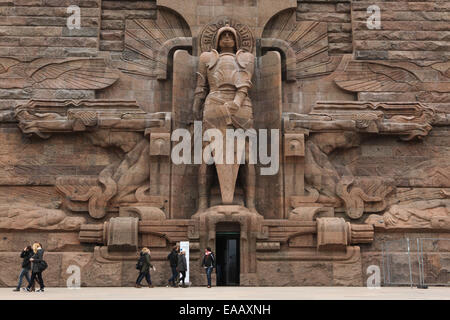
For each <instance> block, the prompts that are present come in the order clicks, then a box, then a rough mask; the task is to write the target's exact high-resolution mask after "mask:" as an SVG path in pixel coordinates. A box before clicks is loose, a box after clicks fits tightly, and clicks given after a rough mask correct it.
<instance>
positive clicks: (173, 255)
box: [167, 246, 178, 288]
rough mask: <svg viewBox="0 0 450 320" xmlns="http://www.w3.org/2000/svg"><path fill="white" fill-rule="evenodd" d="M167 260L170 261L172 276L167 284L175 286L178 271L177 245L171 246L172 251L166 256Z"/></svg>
mask: <svg viewBox="0 0 450 320" xmlns="http://www.w3.org/2000/svg"><path fill="white" fill-rule="evenodd" d="M167 260H169V263H170V269H171V270H172V276H171V277H170V279H169V286H172V287H174V288H175V287H176V286H177V283H176V282H177V277H178V271H177V265H178V247H177V246H174V247H173V248H172V251H171V252H170V253H169V255H168V256H167Z"/></svg>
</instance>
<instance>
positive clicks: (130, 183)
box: [15, 100, 170, 218]
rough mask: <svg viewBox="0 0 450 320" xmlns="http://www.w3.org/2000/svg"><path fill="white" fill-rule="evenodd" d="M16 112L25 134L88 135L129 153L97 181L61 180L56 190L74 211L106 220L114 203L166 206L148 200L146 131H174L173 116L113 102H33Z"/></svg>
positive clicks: (89, 179) (133, 104)
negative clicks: (172, 129)
mask: <svg viewBox="0 0 450 320" xmlns="http://www.w3.org/2000/svg"><path fill="white" fill-rule="evenodd" d="M15 114H16V118H17V119H18V121H19V127H20V128H21V129H22V131H23V132H24V133H25V134H29V135H31V134H36V135H38V136H40V137H42V138H49V137H50V135H51V134H53V133H58V132H59V133H61V132H77V131H79V132H85V135H86V138H87V139H89V140H90V141H91V142H92V143H93V144H94V145H97V146H101V147H105V148H108V147H115V148H119V149H120V150H121V151H122V152H123V153H124V155H125V156H124V157H123V159H122V160H118V161H116V162H115V163H112V164H110V165H109V166H107V167H106V168H105V169H103V170H102V172H101V173H100V174H99V176H98V177H92V176H88V177H83V176H81V177H80V176H65V177H59V178H58V179H57V182H56V187H57V189H58V190H59V191H60V192H61V193H62V194H63V195H64V196H65V197H66V200H65V204H66V205H67V206H68V208H69V209H71V210H74V211H89V214H90V215H91V216H92V217H94V218H102V217H104V216H105V215H106V213H107V208H108V207H109V205H111V204H115V205H116V206H118V205H120V204H122V205H123V204H124V203H125V204H129V203H137V202H140V201H143V202H146V203H149V202H150V203H151V202H153V204H155V203H157V204H158V208H164V205H165V203H164V201H163V200H162V199H159V198H158V199H157V198H154V197H152V196H148V195H146V192H145V190H144V189H148V188H149V185H148V182H149V181H148V179H149V176H150V170H149V165H150V161H149V156H150V154H151V152H150V145H151V141H150V142H149V140H147V139H146V138H145V137H144V135H143V134H142V133H145V130H151V128H158V129H161V130H162V131H169V128H170V116H169V115H168V114H166V113H155V114H148V113H146V112H143V111H142V110H141V109H140V108H139V107H138V106H137V105H136V103H135V102H129V101H108V100H82V101H72V100H69V101H46V100H32V101H30V102H28V103H26V104H24V105H20V106H18V107H17V108H16V110H15ZM139 132H140V133H139Z"/></svg>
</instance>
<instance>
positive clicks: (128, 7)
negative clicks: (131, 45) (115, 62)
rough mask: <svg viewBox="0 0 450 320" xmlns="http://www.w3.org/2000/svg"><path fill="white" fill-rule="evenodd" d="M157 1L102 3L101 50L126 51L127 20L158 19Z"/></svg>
mask: <svg viewBox="0 0 450 320" xmlns="http://www.w3.org/2000/svg"><path fill="white" fill-rule="evenodd" d="M156 12H157V11H156V0H146V1H113V0H112V1H105V0H103V1H102V13H101V21H102V22H101V31H100V50H102V51H120V52H122V51H123V49H124V38H125V20H126V19H156Z"/></svg>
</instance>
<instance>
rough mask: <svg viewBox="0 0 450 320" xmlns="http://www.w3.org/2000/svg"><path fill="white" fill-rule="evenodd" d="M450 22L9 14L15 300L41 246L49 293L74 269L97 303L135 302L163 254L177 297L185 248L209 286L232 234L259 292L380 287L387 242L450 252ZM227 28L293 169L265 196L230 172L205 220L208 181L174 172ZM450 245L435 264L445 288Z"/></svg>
mask: <svg viewBox="0 0 450 320" xmlns="http://www.w3.org/2000/svg"><path fill="white" fill-rule="evenodd" d="M70 5H76V6H78V7H79V8H80V10H81V11H80V13H81V15H80V17H81V28H80V29H69V28H68V26H67V18H68V17H69V16H70V13H68V12H67V7H68V6H70ZM373 5H376V6H378V8H379V9H380V17H381V23H380V28H379V29H372V28H369V27H368V24H367V20H368V18H369V17H370V16H371V14H372V13H370V12H369V13H368V11H367V8H368V7H370V6H373ZM449 15H450V2H449V1H446V0H445V1H439V0H435V1H423V2H420V1H409V0H405V1H381V0H380V1H378V0H375V1H365V0H352V1H350V0H326V1H325V0H320V1H316V0H305V1H300V0H299V1H295V0H278V1H272V0H245V1H243V0H190V1H185V0H143V1H134V0H122V1H105V0H70V1H69V0H3V1H1V0H0V121H1V122H0V143H1V145H2V152H1V153H0V159H1V161H0V270H2V271H1V272H0V286H13V285H16V282H17V277H18V275H19V272H20V258H19V252H20V250H22V249H23V248H24V247H25V246H26V245H28V244H30V243H31V242H35V241H38V242H40V243H42V245H43V247H44V249H45V250H46V253H45V259H46V261H47V262H48V265H49V268H48V270H46V271H45V273H44V279H45V281H46V285H47V286H65V285H66V280H67V279H68V277H69V276H70V275H69V274H68V273H67V268H68V266H70V265H78V266H79V267H80V268H81V284H82V286H131V285H133V283H134V281H135V277H136V270H135V263H136V260H137V253H136V252H137V250H138V249H140V248H142V247H144V246H147V247H149V248H150V249H151V252H152V253H151V257H152V263H153V264H154V265H155V266H156V269H157V271H156V272H153V273H152V279H153V282H154V284H155V285H165V284H166V281H167V279H168V278H169V277H170V270H169V268H168V262H167V259H166V257H167V254H168V253H169V251H170V249H171V247H172V246H173V245H175V244H177V243H179V242H180V241H189V242H190V280H191V282H192V283H193V285H205V284H206V277H205V276H204V270H203V268H202V267H201V258H202V252H203V248H205V247H206V246H211V247H212V248H213V250H214V249H215V248H216V244H217V234H216V232H219V231H220V230H227V229H226V227H227V226H228V227H229V226H232V229H233V230H234V231H236V230H238V232H239V243H240V251H239V252H240V259H239V261H240V263H239V273H240V285H257V286H315V285H317V286H319V285H323V286H362V285H365V283H366V279H367V273H366V270H367V267H368V266H370V265H378V266H380V267H381V266H382V263H383V261H382V255H383V244H384V243H385V241H386V240H397V239H402V238H405V237H408V238H410V239H415V238H440V239H449V240H450V210H449V208H450V162H449V159H450V98H449V97H450V62H449V58H450V50H449V46H450V27H449V25H450V21H449ZM227 24H229V25H230V26H231V27H233V28H234V29H235V30H236V37H237V38H238V39H236V38H235V40H236V41H239V46H240V48H241V49H243V50H244V52H246V53H245V57H246V58H245V59H242V58H240V57H243V55H242V54H241V56H240V57H239V53H236V52H235V55H236V58H235V59H236V61H237V62H236V63H237V64H236V66H235V67H236V68H238V69H239V70H240V72H243V71H245V72H248V69H246V68H248V64H253V65H254V70H253V72H251V73H248V74H252V75H253V76H252V78H251V79H247V80H248V81H249V83H250V82H251V89H249V91H248V93H246V98H248V100H249V101H251V105H252V110H253V118H252V120H253V127H254V128H255V129H278V130H280V140H279V142H280V143H279V145H280V146H279V153H280V169H279V171H278V173H276V174H275V175H268V176H264V175H260V174H259V172H260V170H261V169H262V167H264V166H263V165H259V164H257V165H256V177H255V182H254V184H250V187H249V184H246V183H240V182H236V181H238V180H239V179H238V180H236V179H235V178H236V177H234V176H233V175H234V174H235V172H234V171H233V170H235V169H232V170H231V169H230V170H231V171H229V172H228V171H226V170H225V171H220V170H222V169H221V168H218V169H217V171H218V175H217V177H216V181H215V182H213V183H212V184H211V185H210V186H209V187H208V191H207V193H208V196H207V197H208V199H207V202H206V204H207V206H206V208H204V210H199V207H200V206H199V202H200V198H201V196H202V192H203V191H202V190H201V189H199V187H198V185H199V183H200V182H199V181H203V180H201V179H202V173H201V171H199V168H198V167H199V166H198V165H190V164H180V165H176V164H174V163H173V162H172V160H171V150H172V148H173V146H174V145H175V143H174V142H173V141H172V139H171V138H172V135H173V132H174V131H175V130H176V129H187V130H191V131H192V130H193V121H194V120H195V115H194V112H193V110H192V108H193V105H194V101H195V97H196V95H197V93H198V92H199V91H198V75H197V73H196V72H197V71H198V70H199V65H201V63H199V57H200V56H201V55H202V54H203V53H207V52H213V51H212V49H214V41H215V40H216V36H217V32H218V30H219V29H220V28H222V27H224V26H226V25H227ZM203 56H204V55H203ZM249 57H252V58H249ZM208 63H210V62H208ZM210 65H211V68H212V67H213V65H212V62H211V64H210ZM219 71H220V70H219ZM249 87H250V85H249ZM205 97H206V95H205ZM205 97H204V98H205ZM235 101H236V100H235ZM218 107H220V106H218ZM238 107H239V108H240V107H242V106H241V105H238ZM226 110H228V111H229V109H226ZM236 168H237V169H236V170H241V169H239V168H238V167H236ZM227 170H228V169H227ZM219 171H220V172H219ZM224 172H225V173H224ZM227 172H228V173H227ZM230 172H231V173H230ZM232 176H233V179H234V180H233V179H231V177H232ZM227 192H228V193H227ZM251 192H253V193H254V194H255V199H254V200H255V208H253V207H252V206H251V205H250V204H249V200H248V194H249V193H251ZM225 193H226V194H227V196H226V199H227V200H226V201H224V200H223V199H224V196H223V195H224V194H225ZM230 196H231V202H230ZM224 226H225V229H223V228H224ZM448 243H450V241H449V242H448ZM448 243H447V242H445V241H441V242H436V243H434V245H433V246H432V245H426V246H425V247H424V249H423V250H424V253H425V256H426V259H428V260H427V261H428V262H427V263H428V264H427V265H428V266H432V267H433V268H435V270H434V271H433V272H434V273H433V274H436V277H438V275H439V277H440V278H439V281H441V282H445V283H448V281H449V278H450V277H448V275H447V274H446V273H448V270H449V269H448V268H449V265H448V261H449V257H450V253H449V252H450V251H449V250H450V248H449V246H448ZM410 249H411V250H412V251H414V250H417V248H416V247H415V245H413V246H412V247H411V248H410ZM403 250H404V248H403V247H401V246H398V247H393V248H392V251H393V252H395V254H394V256H395V255H396V256H398V260H396V261H397V265H396V268H397V269H396V270H399V271H398V272H397V275H396V276H397V277H398V279H396V280H398V281H399V282H402V281H406V282H407V281H409V279H403V278H402V277H404V274H409V273H408V272H409V271H408V270H407V268H408V262H407V261H406V260H405V259H404V258H402V257H403V253H402V251H403ZM401 270H403V271H404V272H403V271H401ZM412 275H413V280H414V281H415V282H416V283H417V282H418V277H419V275H418V271H417V270H416V266H414V268H413V273H412ZM445 277H447V278H445ZM444 278H445V279H447V280H445V279H444ZM214 279H215V275H214ZM442 279H444V280H442Z"/></svg>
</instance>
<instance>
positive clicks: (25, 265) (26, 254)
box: [13, 246, 33, 291]
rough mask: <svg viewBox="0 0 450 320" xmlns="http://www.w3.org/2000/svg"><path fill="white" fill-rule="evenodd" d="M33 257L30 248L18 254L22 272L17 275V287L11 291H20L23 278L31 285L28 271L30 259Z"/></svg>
mask: <svg viewBox="0 0 450 320" xmlns="http://www.w3.org/2000/svg"><path fill="white" fill-rule="evenodd" d="M32 256H33V249H32V248H31V246H28V247H26V248H24V249H23V251H22V253H21V254H20V257H21V258H22V259H23V260H22V271H21V272H20V275H19V283H18V284H17V287H16V288H15V289H14V290H13V291H20V287H21V286H22V280H23V277H25V278H26V279H27V281H28V284H30V283H31V280H30V270H31V262H30V258H31V257H32Z"/></svg>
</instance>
